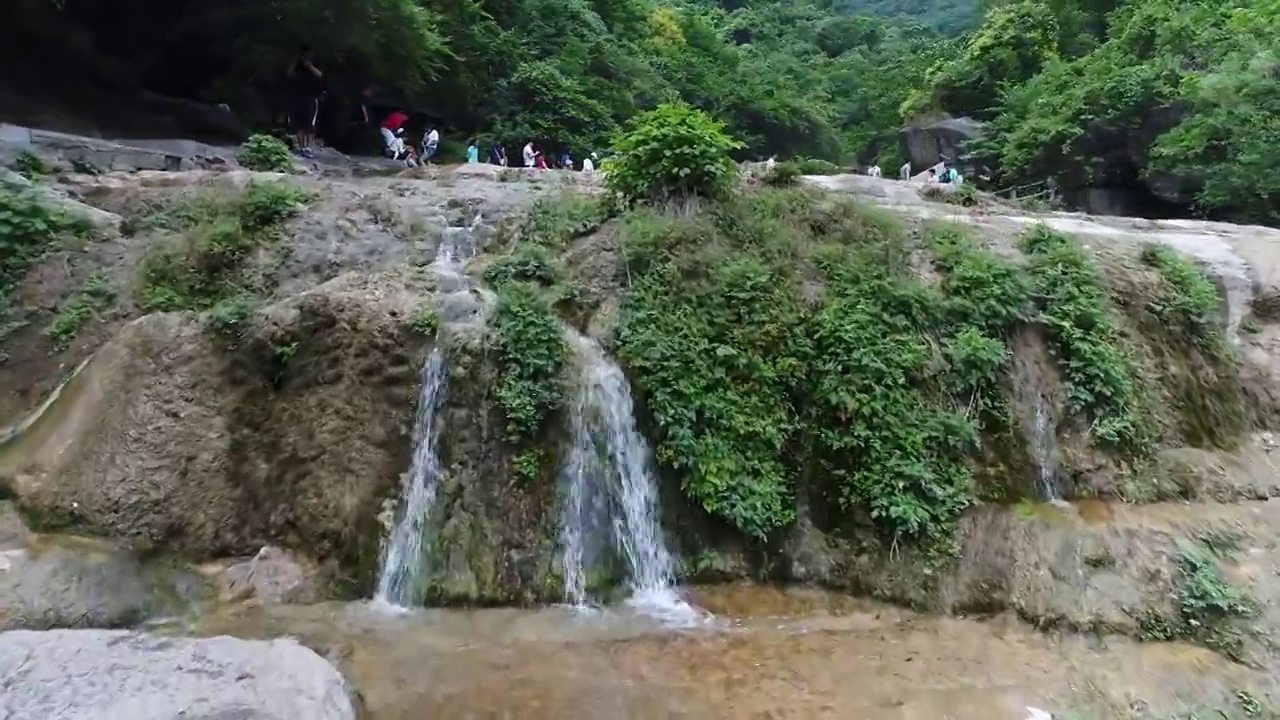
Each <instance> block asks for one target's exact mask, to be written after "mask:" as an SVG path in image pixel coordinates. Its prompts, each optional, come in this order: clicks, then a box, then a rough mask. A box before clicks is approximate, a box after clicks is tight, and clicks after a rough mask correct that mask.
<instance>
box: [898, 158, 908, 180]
mask: <svg viewBox="0 0 1280 720" xmlns="http://www.w3.org/2000/svg"><path fill="white" fill-rule="evenodd" d="M898 179H899V180H901V181H902V182H907V181H909V180H911V163H909V162H907V163H903V164H902V167H900V168H898Z"/></svg>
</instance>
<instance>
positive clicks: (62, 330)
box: [44, 271, 116, 348]
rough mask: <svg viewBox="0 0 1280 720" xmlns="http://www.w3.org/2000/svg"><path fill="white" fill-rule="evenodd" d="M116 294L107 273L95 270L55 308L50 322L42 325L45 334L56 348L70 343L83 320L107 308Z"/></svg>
mask: <svg viewBox="0 0 1280 720" xmlns="http://www.w3.org/2000/svg"><path fill="white" fill-rule="evenodd" d="M115 297H116V293H115V290H114V289H112V287H111V281H110V278H109V277H107V274H106V273H104V272H101V271H100V272H98V273H95V274H94V275H93V276H92V277H90V278H89V280H88V282H86V283H85V284H84V286H83V287H81V288H80V289H79V290H77V291H76V292H74V293H72V295H71V297H69V298H67V299H66V301H65V302H63V303H62V305H61V306H59V307H58V312H57V314H56V315H55V316H54V318H53V322H51V323H50V324H49V327H47V328H45V331H44V334H45V335H46V336H47V337H48V338H49V339H50V340H52V341H53V344H54V346H55V347H57V348H64V347H66V346H68V345H70V344H71V341H72V340H74V339H75V337H76V334H77V333H79V332H80V329H81V328H82V327H84V325H85V323H87V322H89V321H90V320H92V319H93V318H95V317H97V316H98V314H99V313H101V312H102V311H103V310H105V309H106V308H108V307H109V306H110V305H111V303H112V302H113V301H114V300H115Z"/></svg>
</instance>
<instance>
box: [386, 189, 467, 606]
mask: <svg viewBox="0 0 1280 720" xmlns="http://www.w3.org/2000/svg"><path fill="white" fill-rule="evenodd" d="M482 219H483V218H482V215H481V214H480V213H477V214H476V215H475V217H474V219H473V220H472V221H471V222H470V224H469V225H466V226H463V227H448V228H445V231H444V235H443V237H442V238H441V240H440V244H439V245H438V246H437V247H436V252H435V258H434V259H433V260H432V261H431V264H430V266H429V269H430V271H431V272H432V274H434V275H435V276H436V282H437V289H438V290H439V291H440V292H441V294H442V301H443V302H445V303H447V302H448V301H449V299H450V298H451V297H452V296H456V295H462V296H463V297H464V298H465V297H466V296H467V293H468V291H469V288H470V283H469V282H468V281H467V278H466V275H465V274H464V273H463V272H462V265H461V262H460V258H459V257H458V256H459V254H460V253H465V255H466V256H467V257H468V258H469V257H471V256H473V255H474V254H475V241H474V237H473V233H474V231H475V230H476V228H477V227H478V226H479V225H480V222H481V220H482ZM419 376H420V377H419V383H420V385H419V388H418V409H417V413H416V415H415V417H414V423H413V461H412V463H411V464H410V467H409V477H408V479H407V480H406V482H405V485H404V490H403V497H401V499H400V504H399V507H398V509H397V513H396V520H395V524H394V526H393V528H392V530H391V533H390V536H389V537H388V538H387V540H386V544H385V546H384V549H383V555H382V565H381V567H380V568H379V572H378V589H377V592H376V593H375V594H374V601H375V602H379V603H382V604H387V605H394V606H398V607H408V606H410V605H412V604H414V602H415V600H416V599H417V595H418V593H420V592H421V584H422V583H421V580H422V576H421V573H422V567H423V564H424V562H425V559H424V558H423V549H424V548H423V539H424V537H425V535H426V524H427V521H428V520H429V519H430V517H431V509H432V507H433V506H434V505H435V500H436V486H437V485H438V483H439V481H440V460H439V458H438V457H437V456H436V444H437V440H438V436H439V430H438V428H437V427H436V418H437V417H438V416H439V414H440V410H441V408H443V407H444V402H445V397H446V394H447V392H448V376H447V373H446V368H445V361H444V355H443V353H441V351H440V346H439V343H437V345H436V347H435V348H434V349H433V350H432V351H431V354H430V355H428V356H427V359H426V361H425V362H423V364H422V370H421V372H420V373H419Z"/></svg>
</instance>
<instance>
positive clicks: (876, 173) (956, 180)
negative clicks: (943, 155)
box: [867, 160, 964, 185]
mask: <svg viewBox="0 0 1280 720" xmlns="http://www.w3.org/2000/svg"><path fill="white" fill-rule="evenodd" d="M938 165H940V166H941V167H942V172H941V173H939V172H938V166H937V165H935V166H934V167H931V168H929V174H928V175H926V176H925V179H924V181H925V182H926V183H929V184H936V183H943V184H946V185H961V184H963V183H964V176H963V175H961V174H960V171H959V170H957V169H956V166H955V165H952V164H951V163H949V162H947V161H946V160H943V161H941V162H939V163H938ZM867 175H868V176H870V177H881V176H882V174H881V171H880V166H879V165H876V164H874V163H873V164H872V165H871V167H869V168H867ZM898 179H899V180H901V181H902V182H910V181H911V163H910V162H905V163H903V164H902V167H900V168H898Z"/></svg>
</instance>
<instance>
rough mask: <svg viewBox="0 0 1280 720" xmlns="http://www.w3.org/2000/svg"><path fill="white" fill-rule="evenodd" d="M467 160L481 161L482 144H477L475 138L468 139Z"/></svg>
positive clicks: (472, 161) (469, 161)
mask: <svg viewBox="0 0 1280 720" xmlns="http://www.w3.org/2000/svg"><path fill="white" fill-rule="evenodd" d="M467 162H468V163H478V162H480V146H479V145H477V144H476V140H475V138H472V139H471V140H468V141H467Z"/></svg>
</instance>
